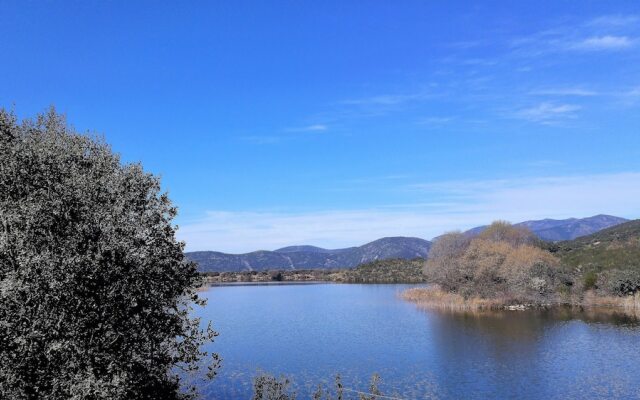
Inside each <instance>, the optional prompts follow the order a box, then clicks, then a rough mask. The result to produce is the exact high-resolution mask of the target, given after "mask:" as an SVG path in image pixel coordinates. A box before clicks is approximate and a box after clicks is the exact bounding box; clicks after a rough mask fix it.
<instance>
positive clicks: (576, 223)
mask: <svg viewBox="0 0 640 400" xmlns="http://www.w3.org/2000/svg"><path fill="white" fill-rule="evenodd" d="M626 221H628V220H626V219H624V218H619V217H614V216H610V215H596V216H593V217H589V218H569V219H564V220H554V219H543V220H536V221H525V222H521V223H518V224H516V225H521V226H526V227H527V228H529V229H530V230H531V231H532V232H533V233H535V234H536V235H538V237H540V238H541V239H543V240H547V241H561V240H571V239H575V238H577V237H581V236H585V235H589V234H592V233H595V232H598V231H600V230H602V229H605V228H609V227H611V226H615V225H618V224H621V223H624V222H626ZM485 228H486V226H479V227H476V228H473V229H470V230H468V231H466V232H465V233H467V234H469V235H476V234H478V233H480V232H482V230H484V229H485ZM433 240H437V238H434V239H433ZM431 243H432V242H431V241H428V240H424V239H420V238H414V237H386V238H382V239H378V240H375V241H373V242H370V243H367V244H365V245H362V246H358V247H348V248H344V249H333V250H331V249H323V248H321V247H315V246H307V245H301V246H289V247H283V248H281V249H278V250H274V251H266V250H260V251H254V252H251V253H245V254H228V253H221V252H217V251H195V252H189V253H186V256H187V258H188V259H189V260H192V261H194V262H196V263H197V264H198V268H199V270H200V271H202V272H212V271H262V270H268V269H280V270H286V269H320V268H353V267H356V266H358V265H360V264H362V263H366V262H371V261H375V260H385V259H392V258H401V259H413V258H425V257H426V256H427V255H428V254H429V249H430V248H431Z"/></svg>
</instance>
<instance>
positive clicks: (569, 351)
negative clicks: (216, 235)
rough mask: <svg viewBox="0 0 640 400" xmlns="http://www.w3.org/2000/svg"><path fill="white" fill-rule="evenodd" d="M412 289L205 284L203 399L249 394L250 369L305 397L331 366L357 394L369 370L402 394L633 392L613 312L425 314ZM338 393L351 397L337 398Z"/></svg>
mask: <svg viewBox="0 0 640 400" xmlns="http://www.w3.org/2000/svg"><path fill="white" fill-rule="evenodd" d="M412 286H414V285H356V284H353V285H346V284H305V285H268V286H265V285H262V286H258V285H249V286H216V287H212V288H210V289H209V290H207V291H206V292H203V293H202V296H203V297H204V298H207V299H208V302H209V303H208V305H207V306H206V308H204V309H200V310H198V311H197V314H198V315H199V316H201V317H203V319H204V320H205V321H206V320H211V321H212V322H213V324H214V328H215V329H216V330H217V331H218V332H219V333H220V336H219V337H218V338H217V340H216V342H215V343H214V344H213V345H211V347H210V350H213V351H216V352H218V353H219V354H220V355H221V357H222V358H223V359H224V361H223V367H222V369H221V370H220V375H219V376H218V377H217V378H216V379H215V380H214V381H213V382H212V383H211V384H210V385H207V386H206V387H203V392H204V393H205V395H206V397H207V398H215V399H234V398H244V399H249V398H250V397H251V379H252V377H253V376H255V375H256V374H257V373H259V371H266V372H269V373H272V374H275V375H280V374H284V375H286V376H288V377H289V378H290V379H291V380H292V381H293V382H294V383H295V384H296V385H295V389H296V390H297V392H298V397H299V398H308V397H309V393H311V391H312V390H313V389H314V388H315V387H316V385H317V384H318V383H319V382H332V381H333V377H334V376H335V374H336V373H340V375H341V376H342V379H343V383H344V384H345V387H347V388H352V389H357V390H366V388H367V387H368V381H369V379H370V377H371V375H372V374H373V373H378V374H379V375H380V376H381V378H382V383H381V385H380V388H381V390H382V391H383V392H384V394H385V395H393V396H395V397H398V398H402V399H425V398H427V399H486V398H499V399H611V398H616V399H640V325H638V323H637V322H634V321H632V320H629V319H627V318H624V317H620V316H615V315H610V314H609V315H603V314H594V313H584V312H576V311H570V310H556V311H546V312H543V311H510V312H501V313H492V314H488V315H483V316H478V315H471V314H466V315H464V314H447V313H440V312H434V311H424V310H420V309H418V308H416V307H415V306H414V305H413V304H411V303H407V302H404V301H403V300H401V299H399V298H398V294H399V293H400V292H401V291H402V290H404V289H406V288H408V287H412ZM348 398H356V397H355V396H353V397H348Z"/></svg>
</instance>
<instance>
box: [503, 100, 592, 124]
mask: <svg viewBox="0 0 640 400" xmlns="http://www.w3.org/2000/svg"><path fill="white" fill-rule="evenodd" d="M581 108H582V107H581V106H579V105H576V104H556V103H549V102H544V103H540V104H538V105H535V106H533V107H529V108H525V109H522V110H519V111H518V112H516V117H519V118H522V119H525V120H528V121H531V122H536V123H541V124H554V123H557V122H559V121H562V120H564V119H567V118H575V117H576V111H578V110H580V109H581Z"/></svg>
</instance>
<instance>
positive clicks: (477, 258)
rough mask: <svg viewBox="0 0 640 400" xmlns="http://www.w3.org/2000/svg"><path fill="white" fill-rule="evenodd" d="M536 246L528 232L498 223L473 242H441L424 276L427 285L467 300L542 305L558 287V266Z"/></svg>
mask: <svg viewBox="0 0 640 400" xmlns="http://www.w3.org/2000/svg"><path fill="white" fill-rule="evenodd" d="M537 243H538V240H537V238H536V237H535V235H533V234H532V233H531V232H530V231H528V229H526V228H523V227H514V226H512V225H510V224H509V223H507V222H504V221H497V222H494V223H493V224H491V225H490V226H489V227H487V229H485V230H484V231H483V232H482V233H480V234H479V235H477V236H475V237H474V238H470V237H469V236H467V235H464V234H462V233H459V232H453V233H449V234H446V235H444V236H442V237H440V238H439V239H438V240H437V241H436V242H435V243H434V244H433V247H432V250H431V252H430V253H429V258H428V260H427V262H426V264H425V269H424V271H425V274H426V276H427V280H428V281H429V282H432V283H436V284H439V285H440V286H441V288H442V289H444V290H446V291H450V292H456V293H459V294H462V295H464V296H465V297H473V296H479V297H485V298H488V297H497V296H507V297H509V296H515V297H520V298H528V299H532V300H540V299H541V298H543V297H544V296H546V295H547V294H549V293H550V292H551V291H552V289H553V288H554V285H555V284H556V275H557V270H558V265H559V262H558V260H557V259H556V258H555V257H554V256H553V255H551V254H550V253H549V252H547V251H544V250H543V249H541V248H539V247H537V246H536V244H537Z"/></svg>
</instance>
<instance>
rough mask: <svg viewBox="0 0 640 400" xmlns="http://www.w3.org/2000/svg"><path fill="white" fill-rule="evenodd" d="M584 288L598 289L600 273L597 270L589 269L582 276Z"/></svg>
mask: <svg viewBox="0 0 640 400" xmlns="http://www.w3.org/2000/svg"><path fill="white" fill-rule="evenodd" d="M582 283H583V285H584V290H590V289H596V288H597V283H598V274H597V273H596V272H595V271H589V272H587V273H586V274H584V277H583V278H582Z"/></svg>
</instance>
